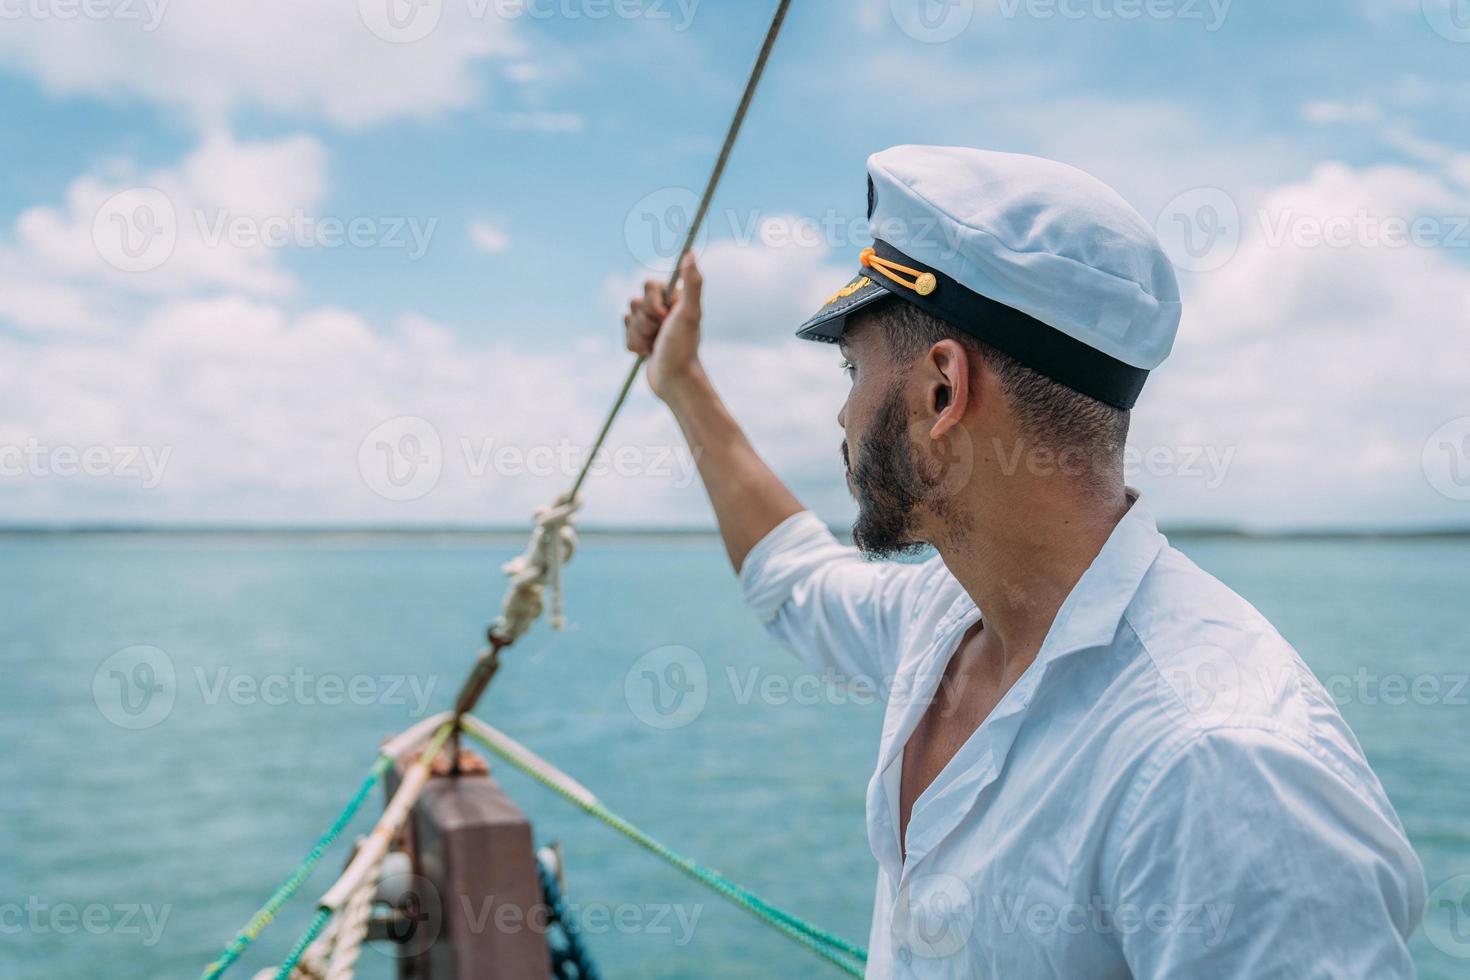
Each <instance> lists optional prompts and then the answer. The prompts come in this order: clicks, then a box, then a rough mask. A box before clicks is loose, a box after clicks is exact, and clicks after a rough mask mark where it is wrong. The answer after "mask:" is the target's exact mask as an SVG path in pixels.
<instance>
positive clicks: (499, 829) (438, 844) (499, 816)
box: [387, 750, 551, 980]
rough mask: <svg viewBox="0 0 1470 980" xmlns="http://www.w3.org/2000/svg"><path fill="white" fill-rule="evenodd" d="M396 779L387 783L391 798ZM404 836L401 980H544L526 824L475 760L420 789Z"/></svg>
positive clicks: (542, 916)
mask: <svg viewBox="0 0 1470 980" xmlns="http://www.w3.org/2000/svg"><path fill="white" fill-rule="evenodd" d="M436 768H437V769H443V768H445V767H444V766H443V765H442V764H441V765H440V766H437V767H436ZM400 776H401V771H400V770H397V769H395V770H394V771H393V772H391V773H389V775H388V780H387V789H388V792H389V793H390V794H391V793H392V792H394V791H395V790H396V789H397V786H398V781H399V778H400ZM405 830H406V834H405V840H404V841H403V844H404V845H405V849H406V850H408V852H409V854H411V855H412V856H413V864H414V872H415V873H414V875H413V878H412V879H411V883H410V885H409V887H408V889H407V890H406V891H407V903H406V904H407V909H406V912H407V916H406V930H407V934H406V935H405V936H402V937H400V938H401V939H402V944H401V945H400V947H399V950H398V952H399V954H400V959H399V961H398V976H399V978H400V980H471V978H474V980H547V978H548V977H549V976H550V973H551V966H550V963H551V958H550V951H549V949H548V946H547V943H546V910H545V907H544V905H543V903H542V900H541V885H540V879H539V878H538V875H537V870H536V854H535V846H534V843H533V838H532V835H531V824H530V821H529V820H527V819H526V815H525V814H524V813H522V812H521V810H520V809H519V808H518V807H517V806H516V805H515V803H514V802H512V801H511V799H510V797H508V796H507V795H506V794H505V791H504V790H502V789H501V788H500V784H499V783H497V782H496V781H495V779H494V778H493V777H492V776H491V775H489V773H488V772H487V771H486V766H485V764H484V762H483V760H481V759H480V758H479V757H477V756H474V755H473V754H472V753H469V752H468V750H462V757H461V772H460V774H459V775H448V774H447V773H439V774H436V775H435V776H434V777H432V778H431V779H430V780H429V782H428V784H427V785H426V786H425V787H424V792H423V794H422V795H421V796H420V797H419V801H418V804H417V805H416V806H415V807H414V811H413V817H412V819H411V820H410V821H409V826H408V827H407V828H405Z"/></svg>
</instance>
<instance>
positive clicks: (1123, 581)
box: [1037, 487, 1164, 660]
mask: <svg viewBox="0 0 1470 980" xmlns="http://www.w3.org/2000/svg"><path fill="white" fill-rule="evenodd" d="M1128 498H1129V500H1130V501H1131V505H1130V506H1129V508H1128V512H1127V513H1126V514H1124V515H1123V519H1122V520H1120V521H1119V522H1118V524H1117V526H1115V527H1114V528H1113V531H1112V533H1111V534H1109V535H1108V540H1107V541H1106V542H1105V543H1104V544H1103V546H1102V550H1101V551H1099V552H1098V553H1097V557H1096V558H1094V559H1093V560H1092V564H1091V565H1089V566H1088V567H1087V571H1086V572H1083V573H1082V577H1081V578H1080V579H1078V580H1077V584H1076V585H1075V586H1073V587H1072V591H1071V593H1070V594H1068V596H1067V599H1066V601H1065V602H1063V603H1062V608H1061V609H1059V610H1057V617H1056V620H1055V621H1054V622H1053V623H1052V628H1051V631H1050V632H1049V633H1048V634H1047V638H1046V642H1045V643H1044V644H1043V645H1042V650H1041V652H1040V654H1039V655H1038V656H1037V659H1038V660H1041V659H1043V658H1045V659H1047V660H1054V659H1056V658H1057V657H1060V656H1064V655H1066V654H1068V653H1074V652H1076V651H1078V650H1086V649H1090V648H1092V647H1099V646H1107V645H1109V644H1111V643H1112V642H1113V636H1114V635H1115V634H1116V633H1117V631H1118V623H1119V622H1121V621H1122V619H1123V614H1124V612H1126V611H1127V609H1128V606H1129V604H1130V603H1132V602H1133V597H1134V596H1135V595H1137V594H1138V587H1139V586H1140V585H1142V584H1143V577H1144V575H1145V574H1147V572H1148V570H1149V568H1150V567H1151V566H1152V565H1153V563H1154V559H1155V558H1157V557H1158V555H1159V552H1160V551H1161V550H1162V549H1163V547H1164V536H1163V535H1162V534H1160V533H1159V528H1158V524H1157V523H1155V521H1154V515H1153V512H1152V511H1150V510H1149V508H1148V506H1147V505H1146V504H1145V503H1144V501H1143V499H1142V498H1141V497H1140V495H1139V493H1138V491H1136V490H1134V489H1132V488H1131V487H1130V488H1128Z"/></svg>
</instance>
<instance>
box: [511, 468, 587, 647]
mask: <svg viewBox="0 0 1470 980" xmlns="http://www.w3.org/2000/svg"><path fill="white" fill-rule="evenodd" d="M580 506H582V501H581V498H579V497H570V496H566V497H560V498H558V499H557V501H556V503H554V504H551V505H550V506H547V507H541V508H538V509H537V511H536V527H535V530H533V531H532V532H531V542H530V544H528V545H527V546H526V550H525V552H523V553H522V554H520V555H517V556H516V557H515V558H512V559H511V560H510V561H508V562H506V563H505V564H504V565H503V566H501V570H502V571H504V572H505V574H506V575H508V576H509V577H510V590H509V591H508V592H506V594H505V601H504V603H503V604H502V606H501V609H500V617H499V618H498V619H496V621H495V623H494V625H492V626H491V627H490V636H491V638H492V639H493V640H494V641H495V642H497V643H500V644H501V645H509V644H511V643H513V642H515V640H516V639H517V638H519V637H520V635H521V634H522V633H524V632H526V630H528V629H530V628H531V624H532V623H534V622H536V620H537V618H538V617H539V616H540V615H541V611H542V609H544V608H545V606H546V592H547V590H548V589H550V591H551V616H550V619H551V626H552V628H553V629H561V628H562V626H563V625H564V624H565V621H566V620H565V617H564V616H563V614H562V587H561V573H562V566H563V565H565V564H566V563H567V561H568V560H569V559H570V558H571V557H572V552H573V551H575V550H576V547H577V532H576V531H575V530H574V529H573V527H572V516H573V515H574V514H576V512H577V508H578V507H580Z"/></svg>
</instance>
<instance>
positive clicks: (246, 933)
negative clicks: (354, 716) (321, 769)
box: [199, 755, 393, 980]
mask: <svg viewBox="0 0 1470 980" xmlns="http://www.w3.org/2000/svg"><path fill="white" fill-rule="evenodd" d="M392 764H393V759H392V758H391V757H389V756H386V755H380V756H378V761H377V762H375V763H373V767H372V769H370V770H369V771H368V774H367V778H365V779H364V780H363V781H362V785H361V786H360V787H358V790H357V794H356V795H355V796H353V797H352V799H351V800H350V801H348V803H347V806H346V807H345V808H344V809H343V810H342V812H341V813H340V814H338V815H337V819H336V820H335V821H333V823H332V826H331V827H330V828H328V830H327V832H326V833H325V834H323V835H322V836H321V839H320V840H318V841H317V842H316V846H315V847H313V848H312V849H311V853H310V854H308V855H306V859H305V860H304V861H302V862H301V864H300V865H298V866H297V868H296V870H295V871H294V872H293V873H292V874H291V877H289V878H287V879H286V880H285V882H283V883H282V884H281V887H279V888H277V889H276V891H275V894H273V895H272V896H271V897H270V898H269V899H267V900H266V903H265V904H264V905H262V906H261V907H260V911H258V912H256V913H255V915H253V916H251V918H250V921H249V922H248V923H247V924H246V925H245V928H244V929H241V930H240V934H239V935H238V936H236V937H235V938H234V939H233V940H231V942H230V945H228V946H226V947H225V951H224V952H223V953H221V954H220V957H219V959H217V960H215V961H214V962H213V963H211V964H209V966H207V967H205V970H204V972H203V973H202V974H200V977H199V980H214V978H215V977H218V976H219V975H220V974H222V973H224V972H225V970H226V969H227V968H228V967H229V966H230V964H232V963H234V962H235V961H236V960H238V959H239V958H240V954H241V953H243V952H245V949H246V947H248V946H249V945H250V944H251V943H252V942H254V941H255V939H256V937H257V936H259V935H260V933H261V931H262V930H264V929H265V927H266V926H268V925H270V924H271V921H272V920H274V919H275V917H276V913H278V912H279V911H280V910H281V906H283V905H285V904H286V902H287V900H288V899H290V897H291V896H292V895H294V894H296V890H297V889H298V888H300V887H301V886H302V884H303V883H305V881H306V879H307V878H309V877H310V876H311V872H312V869H314V868H315V867H316V866H317V864H318V862H320V861H321V859H322V855H323V854H325V853H326V851H327V848H328V847H330V846H332V842H333V841H334V840H336V839H337V836H338V835H339V834H341V833H342V831H343V829H344V828H346V826H347V824H348V823H349V822H350V821H351V820H352V818H353V816H354V815H355V814H356V813H357V808H358V807H360V806H362V802H363V800H365V799H367V796H368V794H369V793H371V792H372V790H373V787H374V786H375V785H377V782H378V780H380V779H382V778H383V773H385V772H387V771H388V767H389V766H390V765H392Z"/></svg>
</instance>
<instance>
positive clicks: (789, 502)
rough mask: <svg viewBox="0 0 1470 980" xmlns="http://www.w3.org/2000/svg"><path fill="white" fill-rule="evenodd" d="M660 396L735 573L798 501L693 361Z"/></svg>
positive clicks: (697, 364) (797, 510) (797, 508)
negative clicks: (694, 470)
mask: <svg viewBox="0 0 1470 980" xmlns="http://www.w3.org/2000/svg"><path fill="white" fill-rule="evenodd" d="M663 397H664V401H665V402H666V403H667V404H668V406H669V408H670V410H672V411H673V413H674V418H675V420H677V421H678V423H679V428H680V429H681V430H683V433H684V438H685V439H686V440H688V442H689V449H690V451H691V452H692V453H693V454H694V460H695V462H696V464H697V465H698V466H699V475H700V478H701V479H703V481H704V488H705V491H706V492H707V493H708V494H709V499H710V503H711V504H712V505H713V506H714V509H715V518H716V519H717V520H718V521H719V524H720V534H721V536H722V537H723V538H724V541H725V551H726V552H727V553H728V554H729V556H730V562H731V564H733V565H734V566H735V570H736V571H737V572H738V571H740V567H741V565H743V564H744V563H745V557H746V555H748V554H750V549H751V548H754V547H755V546H756V544H757V543H758V542H759V541H760V540H761V538H763V537H765V536H766V535H767V534H769V533H770V532H771V530H772V529H773V528H775V527H776V525H778V524H780V523H781V522H782V521H784V520H786V518H788V517H790V516H791V515H792V514H795V513H797V512H799V511H800V510H802V506H801V503H800V501H798V500H797V499H796V496H795V495H794V494H792V492H791V491H790V490H789V489H787V487H786V484H784V483H782V482H781V478H780V477H778V476H777V475H776V474H775V472H774V471H772V469H771V468H770V467H769V466H767V465H766V463H765V461H764V460H762V459H761V458H760V456H759V455H758V454H757V453H756V451H755V447H753V446H752V445H751V444H750V440H749V439H747V438H746V437H745V433H744V432H743V431H742V430H741V428H740V425H739V423H738V422H736V421H735V417H734V416H733V415H731V414H730V411H729V409H727V408H726V407H725V403H724V402H723V401H721V400H720V396H719V393H718V392H716V391H715V388H714V385H713V384H712V383H711V382H710V380H709V376H708V375H706V374H705V372H704V368H703V367H702V366H701V365H700V364H699V363H698V362H697V361H696V362H694V363H693V364H692V365H690V366H689V368H688V369H687V370H685V371H684V372H682V373H681V375H680V377H679V378H678V379H677V380H676V381H673V382H671V383H670V384H669V385H668V386H667V390H666V391H665V392H664V393H663Z"/></svg>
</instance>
